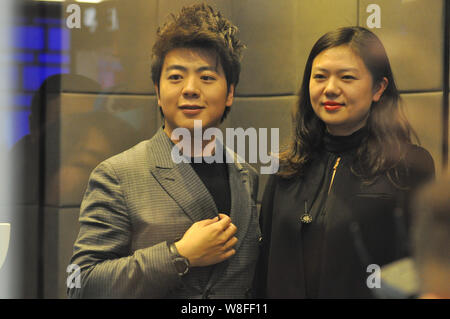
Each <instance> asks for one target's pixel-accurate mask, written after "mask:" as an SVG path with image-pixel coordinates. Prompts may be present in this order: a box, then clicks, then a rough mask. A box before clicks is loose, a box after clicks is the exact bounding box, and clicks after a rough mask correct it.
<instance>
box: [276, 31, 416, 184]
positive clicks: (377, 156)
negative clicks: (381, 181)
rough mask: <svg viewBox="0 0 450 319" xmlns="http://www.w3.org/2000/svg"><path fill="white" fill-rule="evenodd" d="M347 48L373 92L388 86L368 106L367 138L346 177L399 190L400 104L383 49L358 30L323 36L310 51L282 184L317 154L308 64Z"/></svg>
mask: <svg viewBox="0 0 450 319" xmlns="http://www.w3.org/2000/svg"><path fill="white" fill-rule="evenodd" d="M341 45H347V46H349V47H350V48H351V49H352V50H353V51H354V52H355V53H356V54H358V55H359V56H360V57H361V59H362V60H363V61H364V63H365V65H366V67H367V69H368V70H369V71H370V73H371V75H372V80H373V85H374V87H375V86H376V85H377V84H379V83H380V82H381V80H382V79H383V78H384V77H386V78H387V79H388V85H387V87H386V89H385V91H384V93H383V95H382V96H381V98H380V100H379V101H378V102H372V106H371V108H370V114H369V117H368V119H367V124H366V126H367V130H368V134H367V137H366V138H365V139H364V140H363V142H362V143H361V145H360V146H359V148H358V149H357V151H356V157H355V161H354V164H353V165H352V171H353V172H354V173H355V174H357V175H358V176H361V177H362V178H363V180H364V181H365V182H367V183H370V182H373V181H374V180H375V178H376V177H377V176H380V175H382V174H387V175H388V177H389V178H390V179H391V181H393V182H394V184H395V185H398V184H399V173H400V171H399V170H400V168H399V164H400V163H401V162H402V160H403V159H404V157H405V153H406V145H407V144H409V143H411V135H412V134H413V135H414V136H415V137H416V138H417V135H416V134H415V133H414V131H413V129H412V127H411V126H410V124H409V122H408V121H407V119H406V117H405V116H404V114H403V111H402V108H401V99H400V95H399V93H398V90H397V87H396V85H395V81H394V76H393V74H392V70H391V66H390V63H389V59H388V57H387V54H386V51H385V49H384V47H383V44H382V43H381V41H380V40H379V39H378V37H377V36H376V35H375V34H373V33H372V32H371V31H369V30H367V29H365V28H362V27H344V28H339V29H337V30H335V31H332V32H328V33H326V34H325V35H323V36H322V37H321V38H320V39H319V40H318V41H317V42H316V43H315V44H314V46H313V48H312V50H311V53H310V54H309V57H308V60H307V62H306V66H305V72H304V75H303V82H302V85H301V87H300V90H299V93H298V102H297V105H296V109H295V112H294V114H293V117H292V119H293V128H294V130H293V138H292V141H291V143H290V145H289V148H288V149H287V150H286V151H285V152H283V153H281V154H280V160H281V170H280V173H279V175H280V176H282V177H285V178H290V177H294V176H302V175H303V172H304V168H305V167H306V166H307V165H308V164H309V163H310V161H311V160H313V159H314V158H315V156H317V155H318V154H319V153H320V152H321V151H322V149H323V143H322V139H323V135H324V133H325V131H326V126H325V124H324V123H323V121H322V120H321V119H319V118H318V117H317V115H316V114H315V113H314V110H313V108H312V105H311V100H310V95H309V82H310V76H311V69H312V64H313V61H314V59H315V57H316V56H317V55H318V54H320V53H321V52H322V51H324V50H327V49H330V48H333V47H337V46H341Z"/></svg>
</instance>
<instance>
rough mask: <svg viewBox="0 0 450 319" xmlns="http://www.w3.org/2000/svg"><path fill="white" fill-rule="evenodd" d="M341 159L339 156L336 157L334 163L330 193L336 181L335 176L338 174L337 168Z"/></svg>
mask: <svg viewBox="0 0 450 319" xmlns="http://www.w3.org/2000/svg"><path fill="white" fill-rule="evenodd" d="M340 161H341V158H340V157H338V158H337V159H336V162H335V163H334V166H333V175H331V182H330V187H328V195H330V191H331V187H332V186H333V182H334V176H335V175H336V170H337V168H338V166H339V162H340Z"/></svg>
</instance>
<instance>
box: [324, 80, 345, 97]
mask: <svg viewBox="0 0 450 319" xmlns="http://www.w3.org/2000/svg"><path fill="white" fill-rule="evenodd" d="M340 92H341V89H340V87H339V83H338V81H337V80H336V79H334V78H330V79H329V80H328V82H327V84H326V87H325V95H327V96H335V95H339V94H340Z"/></svg>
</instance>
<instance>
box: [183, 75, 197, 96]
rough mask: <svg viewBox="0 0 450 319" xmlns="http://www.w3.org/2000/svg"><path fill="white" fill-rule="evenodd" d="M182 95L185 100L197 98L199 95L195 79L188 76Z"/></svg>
mask: <svg viewBox="0 0 450 319" xmlns="http://www.w3.org/2000/svg"><path fill="white" fill-rule="evenodd" d="M182 93H183V96H184V97H186V98H192V97H198V96H199V95H200V90H199V88H198V83H197V80H196V78H195V77H193V76H190V77H188V78H187V79H186V81H185V85H184V87H183V91H182Z"/></svg>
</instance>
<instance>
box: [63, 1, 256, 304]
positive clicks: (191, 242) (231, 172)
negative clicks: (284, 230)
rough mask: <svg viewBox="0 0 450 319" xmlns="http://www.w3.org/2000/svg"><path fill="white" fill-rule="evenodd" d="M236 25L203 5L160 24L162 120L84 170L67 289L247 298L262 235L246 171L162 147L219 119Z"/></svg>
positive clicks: (252, 178) (251, 177) (157, 62)
mask: <svg viewBox="0 0 450 319" xmlns="http://www.w3.org/2000/svg"><path fill="white" fill-rule="evenodd" d="M236 31H237V28H236V27H235V26H233V25H232V24H231V23H230V22H229V21H228V20H226V19H224V18H223V17H222V16H221V15H220V13H218V12H215V11H214V10H213V9H212V8H211V7H209V6H206V5H194V6H191V7H187V8H183V10H182V11H181V13H180V14H179V15H178V16H176V17H173V20H172V21H170V22H168V23H166V24H165V25H164V26H163V27H162V28H160V29H159V30H158V38H157V41H156V43H155V45H154V47H153V64H152V80H153V82H154V85H155V89H156V92H157V96H158V104H159V106H160V110H161V113H162V115H163V118H164V128H163V129H160V130H159V131H158V132H157V133H156V134H155V136H153V138H152V139H150V140H148V141H144V142H141V143H140V144H138V145H136V146H135V147H133V148H131V149H129V150H128V151H125V152H123V153H121V154H119V155H117V156H114V157H112V158H110V159H108V160H106V161H104V162H103V163H101V164H100V165H99V166H98V167H97V168H96V169H95V170H94V171H93V173H92V175H91V177H90V180H89V184H88V187H87V190H86V193H85V197H84V200H83V202H82V205H81V213H80V224H81V228H80V233H79V236H78V238H77V240H76V242H75V246H74V254H73V257H72V260H71V263H72V264H76V265H78V266H79V267H80V269H81V288H76V286H75V287H74V288H71V289H69V291H68V293H69V296H71V297H81V298H98V297H119V298H136V297H137V298H140V297H143V298H199V297H203V298H245V297H250V296H251V290H250V287H251V283H252V279H253V273H254V268H255V263H256V259H257V257H258V256H257V255H258V245H259V237H260V229H259V225H258V217H257V211H256V205H255V203H256V196H257V188H258V179H257V175H256V172H255V170H254V169H253V168H251V167H250V166H249V165H248V164H245V163H238V162H237V161H234V162H233V163H213V164H207V163H206V162H205V161H206V160H203V161H201V163H196V162H197V161H198V159H195V160H193V159H192V158H191V159H190V160H191V162H195V163H180V164H176V163H174V160H173V159H172V156H171V152H172V150H173V149H174V147H177V145H178V142H179V139H178V138H177V135H176V134H172V133H174V131H175V130H176V129H179V128H186V129H188V130H189V131H190V132H192V133H193V132H194V121H201V122H200V123H201V124H202V129H203V130H205V129H207V128H214V127H217V126H218V125H219V124H220V122H221V121H222V120H223V119H224V117H225V116H226V114H227V112H228V111H229V109H230V107H231V105H232V102H233V96H234V92H235V88H236V85H237V83H238V80H239V72H240V62H239V61H240V54H241V50H242V49H243V45H242V44H241V43H240V42H239V40H238V39H237V37H236ZM196 123H199V122H196ZM184 142H185V141H184ZM191 142H192V143H194V142H193V141H191ZM207 142H208V141H207ZM207 142H203V143H202V146H203V147H204V148H203V150H205V149H206V146H207V144H208V143H207ZM228 152H231V151H229V150H228ZM212 153H213V154H214V152H212ZM189 154H190V157H197V156H200V157H202V155H205V154H204V153H203V152H201V154H194V153H189ZM189 154H188V155H189ZM228 154H229V153H228ZM210 155H211V154H210ZM233 155H234V154H233Z"/></svg>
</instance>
